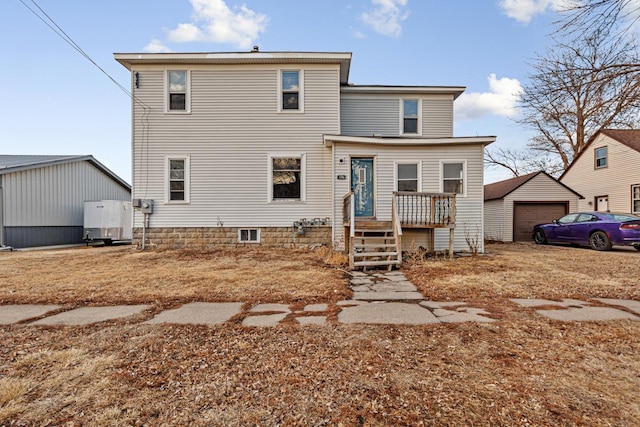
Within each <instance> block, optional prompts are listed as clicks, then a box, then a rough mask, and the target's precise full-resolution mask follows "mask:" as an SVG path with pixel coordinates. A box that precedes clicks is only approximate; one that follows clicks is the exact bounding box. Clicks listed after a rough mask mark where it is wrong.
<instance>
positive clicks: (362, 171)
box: [351, 158, 375, 217]
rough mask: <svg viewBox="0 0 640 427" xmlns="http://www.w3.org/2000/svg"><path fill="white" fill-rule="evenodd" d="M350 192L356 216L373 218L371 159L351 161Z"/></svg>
mask: <svg viewBox="0 0 640 427" xmlns="http://www.w3.org/2000/svg"><path fill="white" fill-rule="evenodd" d="M351 190H352V191H353V194H354V205H355V206H354V209H355V215H356V216H365V217H367V216H368V217H373V216H375V211H374V205H375V204H374V191H373V159H372V158H352V159H351Z"/></svg>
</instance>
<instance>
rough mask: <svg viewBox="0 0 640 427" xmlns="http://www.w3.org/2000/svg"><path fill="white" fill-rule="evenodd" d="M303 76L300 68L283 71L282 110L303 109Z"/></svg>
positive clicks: (281, 81) (281, 88) (281, 79)
mask: <svg viewBox="0 0 640 427" xmlns="http://www.w3.org/2000/svg"><path fill="white" fill-rule="evenodd" d="M301 77H302V76H301V72H300V71H298V70H295V71H282V72H281V74H280V92H281V98H280V102H281V110H292V111H302V86H301V80H302V78H301Z"/></svg>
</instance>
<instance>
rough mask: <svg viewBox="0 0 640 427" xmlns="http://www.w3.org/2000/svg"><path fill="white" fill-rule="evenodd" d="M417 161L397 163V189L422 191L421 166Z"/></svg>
mask: <svg viewBox="0 0 640 427" xmlns="http://www.w3.org/2000/svg"><path fill="white" fill-rule="evenodd" d="M420 166H421V165H420V162H417V163H396V168H395V176H396V180H395V190H396V191H414V192H415V191H422V188H421V187H422V185H421V182H420V176H421V167H420Z"/></svg>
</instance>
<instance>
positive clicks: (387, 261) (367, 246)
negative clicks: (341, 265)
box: [352, 220, 402, 270]
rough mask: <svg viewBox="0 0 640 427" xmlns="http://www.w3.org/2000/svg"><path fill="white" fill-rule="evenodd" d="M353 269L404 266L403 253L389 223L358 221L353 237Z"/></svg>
mask: <svg viewBox="0 0 640 427" xmlns="http://www.w3.org/2000/svg"><path fill="white" fill-rule="evenodd" d="M352 248H353V268H362V269H363V270H366V269H367V268H369V267H387V268H388V269H389V270H391V268H393V266H394V265H400V264H402V252H401V251H400V248H399V247H398V241H397V239H396V237H395V236H394V233H393V226H392V224H391V222H389V221H370V220H367V221H357V222H356V224H355V228H354V237H353V243H352Z"/></svg>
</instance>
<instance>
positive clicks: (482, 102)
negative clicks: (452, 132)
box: [454, 74, 522, 120]
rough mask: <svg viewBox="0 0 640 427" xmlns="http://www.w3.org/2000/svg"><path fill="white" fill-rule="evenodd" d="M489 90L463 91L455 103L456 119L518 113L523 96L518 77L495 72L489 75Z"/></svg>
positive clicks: (509, 115) (506, 115)
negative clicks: (498, 74)
mask: <svg viewBox="0 0 640 427" xmlns="http://www.w3.org/2000/svg"><path fill="white" fill-rule="evenodd" d="M487 80H488V81H489V92H470V93H463V94H462V95H460V97H458V99H457V100H456V102H455V103H454V106H455V112H456V119H462V120H471V119H478V118H480V117H483V116H487V115H496V116H504V117H512V116H515V115H516V114H517V112H518V111H517V109H516V105H517V103H518V101H519V100H520V97H521V96H522V86H521V85H520V82H519V81H518V80H517V79H510V78H508V77H503V78H501V79H498V78H497V77H496V75H495V74H491V75H489V77H488V78H487Z"/></svg>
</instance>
